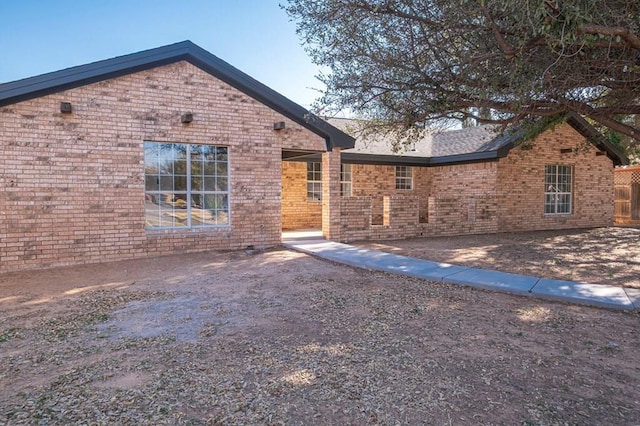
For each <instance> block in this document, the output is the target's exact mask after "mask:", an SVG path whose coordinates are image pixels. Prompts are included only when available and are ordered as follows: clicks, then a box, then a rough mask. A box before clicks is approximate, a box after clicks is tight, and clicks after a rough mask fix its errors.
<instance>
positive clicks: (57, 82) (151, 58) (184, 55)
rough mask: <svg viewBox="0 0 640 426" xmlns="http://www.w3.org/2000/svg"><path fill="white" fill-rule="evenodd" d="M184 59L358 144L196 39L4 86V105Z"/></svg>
mask: <svg viewBox="0 0 640 426" xmlns="http://www.w3.org/2000/svg"><path fill="white" fill-rule="evenodd" d="M179 61H187V62H189V63H191V64H192V65H194V66H196V67H198V68H200V69H202V70H203V71H205V72H207V73H209V74H210V75H212V76H214V77H216V78H218V79H220V80H222V81H224V82H225V83H227V84H229V85H231V86H232V87H234V88H236V89H238V90H240V91H241V92H243V93H245V94H246V95H248V96H250V97H252V98H254V99H255V100H257V101H259V102H261V103H262V104H264V105H266V106H268V107H270V108H271V109H273V110H275V111H277V112H278V113H280V114H282V115H284V116H285V117H287V118H289V119H291V120H292V121H294V122H296V123H298V124H300V125H301V126H303V127H305V128H307V129H308V130H310V131H312V132H313V133H315V134H317V135H318V136H321V137H323V138H324V139H325V140H326V142H327V150H331V149H332V148H334V147H336V148H352V147H353V145H354V143H355V140H354V138H352V137H351V136H349V135H347V134H346V133H344V132H342V131H341V130H339V129H337V128H335V127H333V126H332V125H330V124H329V123H327V122H325V121H324V120H321V119H320V118H318V117H316V116H315V115H313V114H311V113H310V112H309V111H308V110H306V109H305V108H303V107H302V106H300V105H298V104H296V103H295V102H293V101H291V100H290V99H288V98H286V97H285V96H283V95H281V94H280V93H278V92H276V91H275V90H273V89H271V88H269V87H267V86H265V85H264V84H262V83H260V82H259V81H257V80H255V79H254V78H252V77H250V76H249V75H247V74H245V73H243V72H242V71H240V70H238V69H237V68H235V67H233V66H232V65H230V64H229V63H227V62H225V61H223V60H222V59H220V58H218V57H217V56H215V55H213V54H211V53H209V52H207V51H206V50H204V49H202V48H201V47H199V46H197V45H196V44H194V43H192V42H191V41H183V42H180V43H176V44H171V45H168V46H163V47H158V48H155V49H150V50H145V51H142V52H138V53H133V54H130V55H125V56H118V57H115V58H112V59H106V60H103V61H98V62H93V63H90V64H86V65H80V66H77V67H72V68H67V69H64V70H61V71H55V72H51V73H47V74H42V75H39V76H35V77H30V78H25V79H23V80H18V81H14V82H11V83H5V84H0V107H1V106H5V105H11V104H14V103H17V102H21V101H25V100H29V99H34V98H38V97H41V96H45V95H49V94H52V93H57V92H61V91H64V90H69V89H73V88H76V87H81V86H85V85H87V84H91V83H96V82H99V81H102V80H107V79H110V78H116V77H121V76H123V75H128V74H133V73H136V72H140V71H145V70H149V69H152V68H156V67H159V66H163V65H168V64H171V63H174V62H179Z"/></svg>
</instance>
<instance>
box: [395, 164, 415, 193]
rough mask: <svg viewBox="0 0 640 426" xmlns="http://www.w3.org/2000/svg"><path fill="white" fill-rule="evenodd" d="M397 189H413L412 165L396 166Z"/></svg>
mask: <svg viewBox="0 0 640 426" xmlns="http://www.w3.org/2000/svg"><path fill="white" fill-rule="evenodd" d="M396 189H413V171H412V170H411V166H396Z"/></svg>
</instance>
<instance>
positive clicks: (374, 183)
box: [351, 164, 431, 225]
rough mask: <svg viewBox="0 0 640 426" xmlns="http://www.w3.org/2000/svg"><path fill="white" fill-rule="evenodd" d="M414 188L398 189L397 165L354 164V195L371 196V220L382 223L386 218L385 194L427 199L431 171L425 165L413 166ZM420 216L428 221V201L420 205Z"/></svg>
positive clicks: (374, 222) (378, 223)
mask: <svg viewBox="0 0 640 426" xmlns="http://www.w3.org/2000/svg"><path fill="white" fill-rule="evenodd" d="M412 173H413V189H412V190H406V189H402V190H398V189H396V168H395V166H380V165H362V164H354V165H353V166H352V188H353V189H352V193H351V195H353V196H354V197H363V196H366V197H370V198H371V203H372V205H371V216H372V217H371V220H372V223H373V224H377V225H382V223H383V219H384V212H383V210H384V201H383V198H384V196H391V195H398V196H419V197H420V199H421V200H426V197H427V196H428V195H429V190H430V181H431V173H430V171H429V169H428V168H425V167H412ZM420 212H421V214H420V217H421V219H422V220H423V221H426V220H427V219H426V201H425V202H423V203H422V204H421V205H420Z"/></svg>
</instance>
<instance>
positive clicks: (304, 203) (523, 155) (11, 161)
mask: <svg viewBox="0 0 640 426" xmlns="http://www.w3.org/2000/svg"><path fill="white" fill-rule="evenodd" d="M341 127H344V123H341V122H340V121H336V122H334V123H333V124H330V123H328V122H326V121H323V120H321V119H319V118H317V117H315V116H313V115H312V114H310V113H309V112H308V111H307V110H305V109H304V108H302V107H300V106H299V105H297V104H295V103H293V102H291V101H290V100H288V99H286V98H285V97H283V96H282V95H280V94H278V93H277V92H275V91H273V90H271V89H270V88H268V87H266V86H265V85H263V84H261V83H259V82H258V81H256V80H254V79H253V78H251V77H249V76H248V75H246V74H244V73H242V72H241V71H239V70H237V69H236V68H234V67H232V66H231V65H229V64H227V63H226V62H224V61H222V60H220V59H219V58H217V57H215V56H214V55H212V54H211V53H209V52H207V51H205V50H203V49H201V48H200V47H198V46H196V45H194V44H193V43H191V42H188V41H186V42H181V43H177V44H174V45H170V46H164V47H160V48H157V49H151V50H148V51H143V52H139V53H135V54H132V55H127V56H122V57H117V58H113V59H108V60H105V61H100V62H95V63H91V64H87V65H82V66H79V67H74V68H69V69H66V70H62V71H57V72H53V73H49V74H44V75H41V76H37V77H32V78H27V79H24V80H19V81H16V82H12V83H6V84H1V85H0V272H7V271H12V270H20V269H30V268H41V267H49V266H57V265H69V264H79V263H91V262H101V261H109V260H119V259H129V258H139V257H146V256H154V255H162V254H170V253H176V252H183V253H184V252H196V251H204V250H212V249H242V248H246V247H269V246H275V245H278V244H280V242H281V233H282V230H283V229H300V228H309V227H313V228H321V229H322V232H323V235H324V236H325V237H326V238H328V239H332V240H338V241H349V240H354V239H361V238H400V237H410V236H420V235H424V236H427V235H434V236H435V235H456V234H463V233H483V232H498V231H511V230H528V229H556V228H574V227H585V226H587V227H588V226H606V225H610V224H611V221H612V216H613V166H614V164H622V163H625V161H626V160H625V158H624V156H622V155H621V154H620V153H619V152H617V150H615V148H614V147H612V146H610V145H609V144H607V143H606V142H605V141H602V140H600V139H599V138H598V136H597V133H596V132H595V131H594V130H593V129H592V128H591V127H590V126H589V125H588V124H587V123H586V122H584V120H582V119H581V118H579V117H575V116H570V117H568V118H567V120H566V123H565V124H562V125H559V126H557V127H556V128H554V129H549V130H547V131H545V132H542V133H541V134H539V135H538V136H537V137H536V138H535V139H534V141H533V142H532V143H529V144H526V145H521V146H517V142H518V140H519V136H518V134H507V135H496V134H494V133H491V134H489V133H488V132H487V131H486V129H484V128H477V129H472V130H465V131H464V132H459V133H456V132H450V133H447V134H446V136H438V137H435V138H434V139H433V140H425V141H424V143H423V144H419V145H417V146H416V147H415V151H413V150H409V151H407V152H405V153H403V154H402V155H397V154H394V153H391V152H388V146H387V144H386V143H384V142H385V141H382V143H378V145H377V147H376V146H375V145H376V144H375V143H374V144H373V145H374V147H376V149H374V150H372V149H371V146H369V147H362V146H356V145H355V140H354V138H353V137H351V136H349V135H348V134H347V132H345V131H343V130H340V128H341ZM465 132H467V133H465ZM468 132H472V133H468ZM473 132H476V133H477V134H476V133H473ZM343 150H344V152H343ZM385 150H386V151H385ZM549 185H551V186H552V187H553V188H556V189H553V190H551V189H550V190H546V189H545V188H547V187H548V186H549Z"/></svg>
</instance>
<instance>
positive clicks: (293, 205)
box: [282, 161, 322, 229]
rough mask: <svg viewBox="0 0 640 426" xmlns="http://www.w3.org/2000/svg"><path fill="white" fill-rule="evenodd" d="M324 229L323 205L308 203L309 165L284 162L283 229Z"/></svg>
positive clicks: (297, 162)
mask: <svg viewBox="0 0 640 426" xmlns="http://www.w3.org/2000/svg"><path fill="white" fill-rule="evenodd" d="M321 227H322V203H319V202H314V201H311V202H310V201H307V163H304V162H299V161H283V162H282V229H308V228H321Z"/></svg>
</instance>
